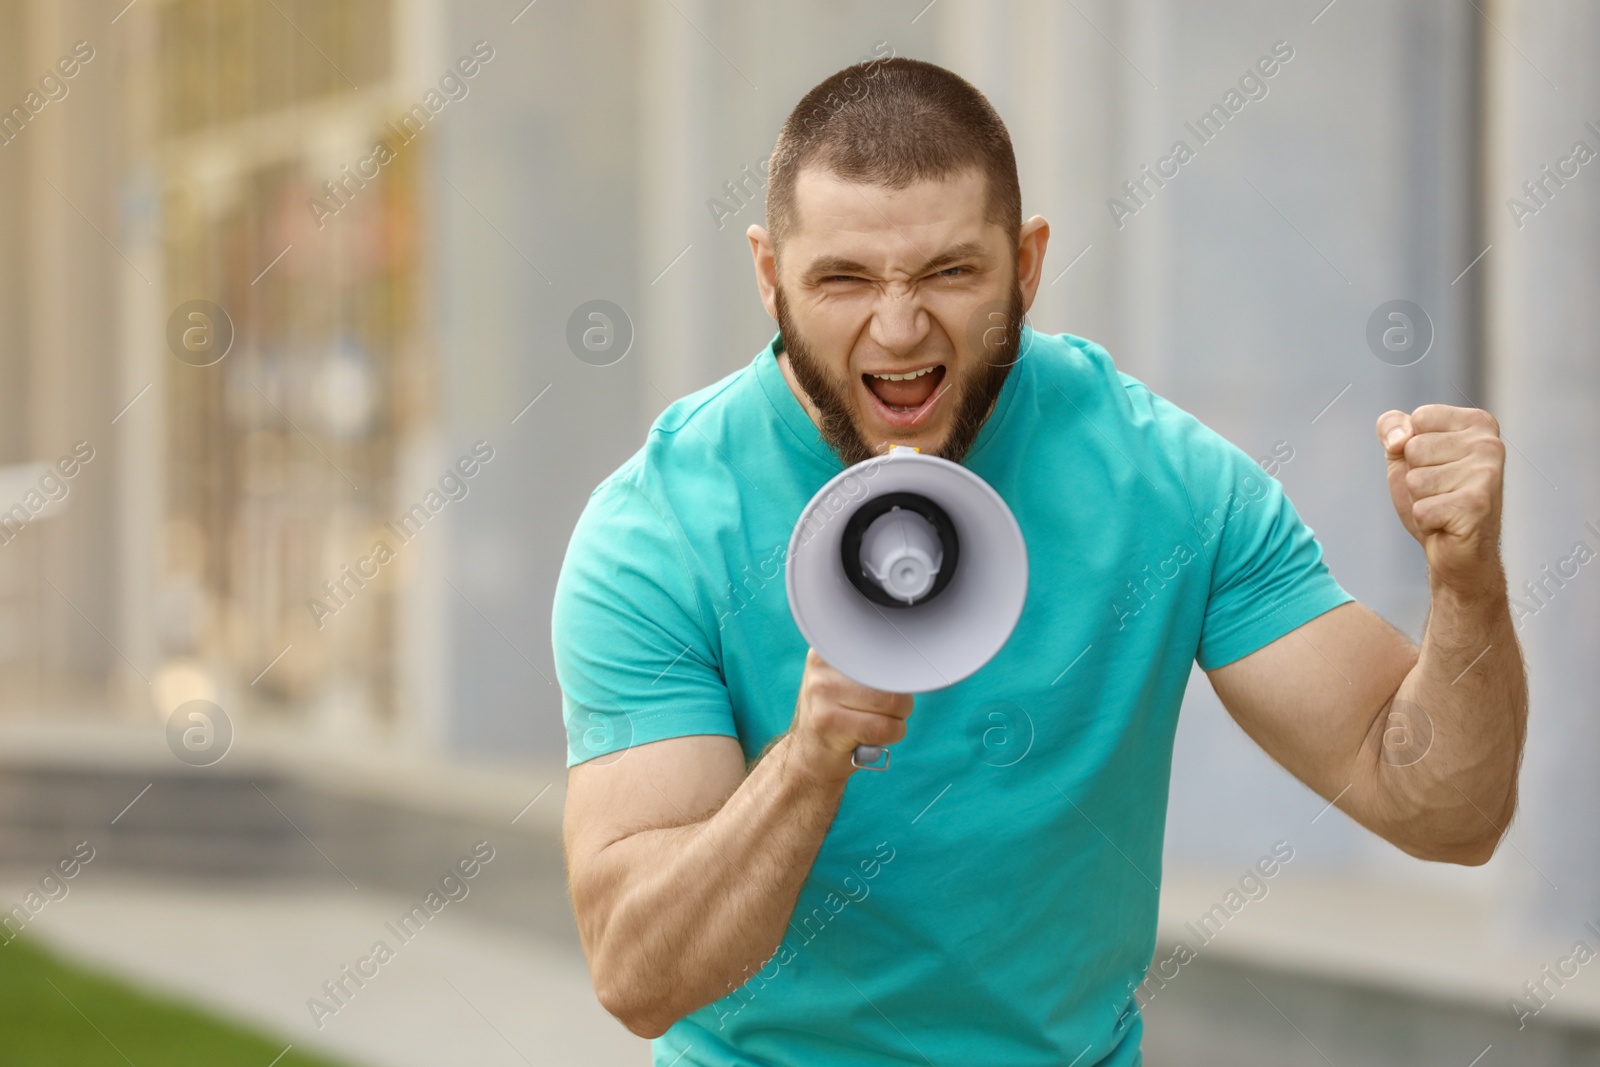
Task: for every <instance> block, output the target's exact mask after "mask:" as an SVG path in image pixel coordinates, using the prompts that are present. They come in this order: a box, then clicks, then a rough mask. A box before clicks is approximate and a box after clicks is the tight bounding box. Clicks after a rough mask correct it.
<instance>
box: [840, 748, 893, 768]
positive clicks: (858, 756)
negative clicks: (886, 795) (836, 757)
mask: <svg viewBox="0 0 1600 1067" xmlns="http://www.w3.org/2000/svg"><path fill="white" fill-rule="evenodd" d="M879 760H882V761H883V762H881V763H880V762H878V761H879ZM850 764H851V766H854V767H860V768H861V769H862V770H864V771H886V770H888V769H889V750H888V749H887V748H885V747H884V746H882V745H857V746H856V750H855V751H854V752H852V753H850Z"/></svg>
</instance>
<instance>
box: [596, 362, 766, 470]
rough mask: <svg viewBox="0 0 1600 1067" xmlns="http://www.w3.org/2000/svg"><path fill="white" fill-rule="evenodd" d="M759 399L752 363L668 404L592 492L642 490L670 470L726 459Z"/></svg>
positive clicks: (759, 390) (757, 411) (755, 410)
mask: <svg viewBox="0 0 1600 1067" xmlns="http://www.w3.org/2000/svg"><path fill="white" fill-rule="evenodd" d="M760 393H761V385H760V383H759V382H758V381H757V377H756V366H755V363H754V362H751V363H747V364H745V365H744V366H743V367H740V368H739V369H738V370H735V371H733V372H732V373H730V374H727V375H725V376H723V377H722V378H719V379H717V380H716V381H714V382H712V383H711V384H710V385H707V386H704V387H703V388H700V389H697V390H695V391H694V392H692V393H689V394H687V395H686V396H682V397H679V398H678V399H677V400H674V401H672V402H671V403H670V404H668V405H667V406H666V408H664V409H663V410H662V412H661V414H659V415H657V416H656V417H655V420H654V421H653V422H651V424H650V429H649V431H648V432H647V433H646V434H645V439H644V443H643V444H642V445H640V446H639V449H638V450H637V451H636V452H634V453H633V455H631V456H629V457H628V459H627V460H626V461H624V462H623V464H622V465H621V466H619V467H618V468H617V469H616V470H614V471H612V472H611V473H610V474H609V475H607V476H606V477H605V478H604V479H603V480H602V481H601V482H600V484H599V485H597V486H596V487H595V490H594V492H595V493H596V494H599V493H601V492H605V491H611V490H614V489H616V488H618V487H621V486H626V487H629V488H633V489H640V490H643V489H647V488H648V487H649V485H650V484H651V483H652V482H654V481H656V480H658V479H659V478H660V476H661V475H662V474H663V473H664V471H665V470H667V469H669V468H671V467H674V466H693V467H703V464H702V461H703V460H704V459H705V457H706V456H707V455H711V456H715V455H717V454H718V453H719V452H721V453H723V454H726V452H727V442H728V441H729V439H730V438H731V437H733V436H734V434H735V433H736V432H737V429H738V425H737V424H738V422H739V420H741V419H748V418H751V417H759V409H758V408H753V405H754V404H755V403H757V402H759V401H760V400H761V396H760Z"/></svg>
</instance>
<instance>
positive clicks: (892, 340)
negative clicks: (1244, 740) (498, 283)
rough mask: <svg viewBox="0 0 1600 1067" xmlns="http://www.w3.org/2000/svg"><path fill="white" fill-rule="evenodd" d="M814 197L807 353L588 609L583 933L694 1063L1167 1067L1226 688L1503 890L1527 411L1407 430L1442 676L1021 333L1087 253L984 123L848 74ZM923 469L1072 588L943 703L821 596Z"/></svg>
mask: <svg viewBox="0 0 1600 1067" xmlns="http://www.w3.org/2000/svg"><path fill="white" fill-rule="evenodd" d="M772 159H773V162H772V164H771V166H770V168H769V169H770V172H771V174H770V183H769V186H768V190H767V228H765V229H764V228H762V227H761V226H752V227H751V228H750V230H749V240H750V247H751V251H752V253H753V256H754V262H755V272H756V281H757V285H758V287H759V289H760V292H761V298H762V301H763V303H764V304H765V305H766V308H767V310H768V312H769V313H770V314H771V315H772V316H773V317H774V318H775V319H776V320H777V323H778V327H779V332H778V336H777V337H776V338H774V340H773V341H772V343H771V344H769V346H768V347H767V348H766V349H764V350H763V351H762V352H761V353H760V354H759V355H758V356H757V357H756V358H755V360H754V362H753V363H751V364H750V365H749V366H747V367H745V368H744V369H743V370H741V371H739V372H737V373H735V374H733V375H731V376H729V377H727V378H725V379H723V380H722V381H720V382H718V383H716V384H715V385H713V386H710V387H709V388H706V389H704V390H702V391H700V392H698V393H696V394H694V395H692V396H689V397H686V398H684V399H683V400H680V401H678V402H677V403H675V404H673V405H671V406H670V407H669V408H668V409H667V410H666V411H665V412H664V413H663V414H662V415H661V417H660V418H659V419H658V420H657V421H656V423H655V425H654V427H653V428H652V429H651V431H650V434H649V437H648V440H647V443H646V444H645V446H644V447H643V449H641V450H640V451H639V452H638V453H637V454H636V455H634V456H633V458H632V459H630V460H629V461H628V462H627V463H625V464H624V465H623V466H622V467H621V468H620V469H619V470H618V471H617V472H616V473H615V474H613V475H612V476H611V477H609V478H608V479H606V481H605V482H604V483H603V484H602V485H601V486H600V487H599V488H598V489H597V490H596V491H595V493H594V494H593V496H592V497H591V499H590V501H589V504H588V506H587V508H586V509H585V511H584V514H583V516H582V518H581V520H580V521H579V523H578V527H577V529H576V531H575V533H574V534H573V539H572V543H571V546H570V547H569V549H568V554H567V558H566V561H565V564H564V566H563V569H562V574H561V579H560V582H559V583H558V587H557V592H556V599H555V611H554V634H555V637H554V641H555V648H556V666H557V670H558V671H559V674H560V679H561V685H562V689H563V692H564V695H565V715H566V721H567V728H568V734H569V740H570V743H571V747H570V752H569V768H570V770H569V781H568V793H567V807H566V815H565V847H566V858H567V864H568V869H569V875H570V888H571V895H572V902H573V907H574V910H575V912H576V915H577V920H578V926H579V930H580V933H581V936H582V941H583V947H584V951H585V953H586V956H587V959H588V962H589V966H590V969H591V972H592V975H593V978H594V983H595V988H596V991H597V993H598V995H599V998H600V1001H601V1003H602V1004H603V1005H604V1006H605V1007H606V1008H607V1009H608V1010H609V1011H610V1012H611V1013H612V1014H613V1015H615V1016H616V1017H617V1018H619V1019H620V1020H621V1021H622V1022H623V1023H624V1024H626V1025H627V1027H628V1028H629V1029H630V1030H632V1031H633V1032H635V1033H638V1034H640V1035H644V1036H648V1037H653V1038H656V1039H657V1040H656V1041H655V1043H654V1054H655V1062H656V1063H657V1064H668V1063H674V1064H680V1065H683V1067H688V1065H690V1064H715V1065H728V1064H868V1063H874V1064H876V1063H886V1062H896V1063H924V1062H928V1063H937V1064H941V1065H946V1064H949V1065H954V1064H977V1063H993V1064H1007V1065H1020V1064H1040V1065H1043V1064H1052V1065H1058V1067H1059V1065H1062V1064H1067V1063H1072V1064H1075V1065H1076V1067H1090V1065H1094V1064H1102V1065H1112V1064H1115V1065H1128V1064H1137V1063H1139V1062H1140V1053H1139V1039H1140V1034H1141V1021H1140V1019H1139V1014H1138V1010H1137V1002H1136V1000H1135V997H1134V990H1135V988H1136V987H1137V985H1138V984H1139V983H1140V982H1141V981H1142V980H1143V977H1144V974H1145V970H1146V968H1147V967H1148V966H1149V964H1150V961H1151V956H1152V952H1153V950H1154V947H1155V921H1156V911H1157V898H1158V890H1157V884H1158V881H1159V878H1160V861H1161V844H1162V832H1163V826H1164V820H1165V815H1166V800H1167V786H1168V780H1169V777H1170V761H1171V752H1172V742H1173V735H1174V730H1175V727H1176V722H1177V714H1178V708H1179V704H1180V702H1181V699H1182V696H1183V692H1184V686H1185V682H1186V680H1187V679H1188V676H1189V672H1190V665H1191V664H1192V663H1193V662H1195V661H1196V660H1198V662H1199V664H1200V666H1201V667H1202V668H1203V669H1204V670H1205V671H1206V672H1207V673H1208V676H1209V678H1210V680H1211V683H1212V685H1213V686H1214V687H1215V689H1216V691H1217V693H1218V695H1219V696H1220V698H1221V700H1222V702H1223V704H1224V705H1225V706H1226V707H1227V709H1228V711H1229V712H1230V713H1231V714H1232V715H1233V717H1234V718H1235V719H1236V720H1237V721H1238V722H1239V723H1240V725H1241V726H1242V727H1243V728H1244V730H1245V731H1246V732H1247V733H1248V734H1249V735H1250V736H1251V737H1252V738H1253V739H1254V740H1255V741H1256V742H1257V743H1258V744H1260V745H1261V747H1262V748H1263V749H1265V750H1266V751H1267V752H1268V753H1269V754H1270V755H1272V757H1273V758H1275V759H1276V760H1277V761H1278V762H1280V763H1281V764H1283V765H1284V766H1285V767H1286V768H1288V769H1289V770H1290V771H1291V772H1293V773H1294V774H1295V775H1296V776H1297V777H1299V778H1300V780H1301V781H1303V782H1305V783H1306V785H1308V786H1309V787H1310V788H1311V789H1313V790H1315V791H1316V792H1317V793H1319V794H1321V795H1322V796H1323V797H1325V798H1327V799H1329V800H1330V801H1332V802H1333V803H1335V804H1337V805H1338V806H1339V807H1340V808H1341V809H1342V810H1343V811H1344V812H1346V813H1347V814H1349V815H1350V816H1351V817H1352V818H1354V819H1355V820H1356V821H1358V822H1360V823H1361V824H1362V825H1364V826H1366V827H1367V828H1369V829H1370V830H1372V831H1373V832H1375V833H1377V834H1379V835H1381V836H1382V837H1384V838H1385V839H1387V840H1389V841H1391V842H1393V843H1394V844H1395V845H1396V846H1398V847H1399V848H1401V849H1403V850H1405V851H1406V852H1408V853H1410V854H1412V855H1414V856H1418V857H1422V858H1425V859H1431V860H1439V861H1444V862H1451V863H1463V864H1481V863H1483V862H1485V861H1486V860H1487V859H1488V858H1489V856H1490V855H1491V854H1492V853H1493V851H1494V849H1495V847H1496V845H1497V844H1498V842H1499V840H1500V837H1501V835H1502V833H1503V832H1504V829H1505V827H1506V825H1507V823H1508V822H1509V820H1510V818H1511V815H1512V812H1513V810H1514V808H1515V802H1516V771H1517V767H1518V763H1519V760H1520V754H1521V751H1522V740H1523V732H1524V722H1525V717H1526V703H1527V697H1526V686H1525V680H1524V674H1523V666H1522V661H1521V658H1520V654H1519V651H1518V646H1517V641H1516V637H1515V635H1514V633H1513V630H1512V626H1511V618H1510V615H1509V612H1508V610H1507V595H1506V588H1505V578H1504V573H1503V570H1502V568H1501V564H1500V559H1499V548H1498V540H1499V525H1500V504H1501V474H1502V469H1503V458H1504V453H1503V448H1502V445H1501V442H1500V439H1499V437H1498V433H1497V428H1496V425H1495V422H1494V420H1493V419H1492V418H1491V417H1490V416H1489V415H1488V414H1487V413H1485V412H1482V411H1477V410H1467V409H1460V408H1451V407H1444V406H1440V405H1428V406H1425V407H1421V408H1418V409H1417V410H1415V411H1413V412H1411V413H1410V414H1406V413H1404V412H1401V411H1389V412H1386V413H1385V414H1384V415H1383V416H1381V417H1380V418H1379V419H1378V422H1377V431H1378V436H1379V440H1380V448H1381V449H1382V451H1383V454H1384V456H1385V457H1386V461H1387V464H1388V482H1389V489H1390V493H1391V496H1392V498H1393V501H1394V505H1395V508H1396V510H1397V512H1398V514H1399V517H1400V521H1401V522H1402V523H1403V524H1404V526H1405V528H1406V529H1407V530H1409V531H1410V532H1411V533H1412V535H1413V536H1415V537H1416V538H1417V540H1418V541H1420V542H1421V544H1422V546H1423V548H1424V550H1425V552H1426V555H1427V560H1428V567H1429V577H1430V582H1431V589H1432V597H1433V600H1432V611H1431V614H1430V616H1429V620H1428V624H1427V628H1426V632H1425V634H1424V637H1423V642H1422V646H1421V648H1420V649H1418V648H1416V647H1414V646H1413V645H1412V644H1411V643H1410V642H1409V641H1408V640H1407V639H1406V638H1405V637H1404V636H1402V635H1401V634H1399V633H1397V632H1396V631H1395V630H1394V629H1392V628H1391V627H1389V626H1388V625H1387V624H1385V623H1384V622H1383V621H1381V620H1380V619H1378V618H1377V617H1376V616H1375V615H1374V614H1373V613H1372V612H1370V611H1368V610H1367V609H1366V608H1364V607H1362V606H1361V605H1360V604H1358V603H1355V602H1353V599H1352V598H1351V597H1350V595H1349V594H1348V593H1346V592H1345V591H1344V590H1343V589H1342V588H1341V587H1340V586H1339V585H1338V584H1337V583H1336V582H1335V581H1334V580H1333V578H1332V577H1331V576H1330V575H1329V573H1328V571H1327V568H1326V567H1325V566H1324V564H1323V561H1322V552H1321V548H1320V547H1319V545H1318V544H1317V542H1316V541H1315V539H1314V538H1313V537H1312V533H1311V531H1310V530H1309V529H1308V528H1307V527H1306V526H1305V525H1304V524H1303V523H1302V522H1301V520H1300V518H1299V516H1298V515H1297V514H1296V512H1295V510H1294V508H1293V507H1292V506H1291V505H1290V503H1289V501H1288V500H1287V499H1286V498H1285V496H1284V494H1283V491H1282V488H1281V486H1280V485H1279V484H1278V483H1277V482H1276V481H1274V480H1272V479H1270V478H1267V477H1265V476H1263V474H1262V472H1261V470H1260V469H1259V468H1258V467H1257V466H1256V464H1255V463H1254V462H1252V461H1251V460H1250V459H1249V458H1248V457H1247V456H1246V455H1245V454H1244V453H1243V452H1241V451H1240V450H1239V449H1237V448H1235V447H1234V446H1233V445H1231V444H1229V443H1228V442H1226V441H1224V440H1223V439H1222V438H1221V437H1219V436H1218V435H1217V434H1215V433H1213V432H1212V431H1210V430H1209V429H1207V428H1206V427H1205V426H1203V425H1202V424H1201V423H1200V422H1198V421H1197V420H1196V419H1194V418H1193V417H1191V416H1189V415H1188V414H1186V413H1185V412H1183V411H1181V410H1179V409H1178V408H1176V407H1175V406H1173V405H1172V404H1170V403H1168V402H1167V401H1165V400H1163V399H1162V398H1160V397H1158V396H1156V395H1154V394H1153V393H1151V392H1150V391H1149V390H1148V389H1147V388H1145V387H1144V386H1143V385H1142V384H1140V383H1139V382H1138V381H1136V380H1134V379H1133V378H1130V377H1128V376H1126V375H1124V374H1121V373H1119V372H1118V371H1117V369H1116V368H1115V366H1114V365H1113V364H1112V362H1111V359H1110V357H1109V356H1108V355H1107V354H1106V352H1105V351H1104V350H1103V349H1101V348H1100V347H1099V346H1097V345H1095V344H1093V343H1092V342H1089V341H1086V340H1084V339H1082V338H1078V337H1073V336H1070V335H1061V336H1054V337H1052V336H1045V335H1043V334H1038V333H1035V332H1033V331H1032V330H1031V329H1029V328H1027V327H1025V326H1020V325H1018V324H1020V323H1021V321H1022V314H1023V312H1024V311H1025V310H1026V308H1027V307H1028V306H1029V305H1030V304H1031V303H1032V301H1033V298H1034V294H1035V293H1036V292H1037V290H1038V286H1039V279H1040V273H1041V270H1042V267H1043V261H1044V256H1045V246H1046V242H1047V240H1048V238H1049V227H1048V225H1047V224H1046V223H1045V221H1044V220H1043V219H1042V218H1038V217H1033V218H1030V219H1028V220H1027V221H1023V220H1022V218H1021V197H1020V193H1019V190H1018V183H1017V172H1016V164H1015V162H1014V157H1013V154H1012V149H1011V143H1010V139H1009V136H1008V134H1007V133H1006V130H1005V127H1004V125H1003V124H1002V123H1001V121H1000V118H999V116H998V115H997V114H996V113H995V112H994V110H993V108H992V107H991V106H990V105H989V103H988V102H987V101H986V100H985V99H984V98H983V96H982V95H981V94H980V93H978V92H977V90H975V89H974V88H973V87H972V86H970V85H969V84H967V83H966V82H965V81H963V80H961V79H960V78H958V77H956V76H955V75H953V74H951V73H949V72H947V71H944V70H942V69H940V68H938V67H935V66H932V65H930V64H926V63H920V62H915V61H911V60H904V59H891V60H888V61H876V62H874V64H871V65H869V66H858V67H853V68H850V69H847V70H845V71H841V72H840V73H839V74H836V75H834V76H833V77H831V78H829V79H827V80H826V81H824V82H823V83H822V84H821V85H819V86H817V87H816V88H815V89H813V90H812V91H811V92H810V93H809V94H807V96H806V97H805V99H803V100H802V101H801V102H800V104H799V106H798V107H796V109H795V111H794V113H793V114H792V115H791V116H790V117H789V119H788V121H787V122H786V123H785V125H784V127H783V130H782V132H781V134H780V136H779V139H778V145H777V150H776V151H775V153H774V155H773V157H772ZM890 445H906V446H914V447H916V448H920V449H921V450H922V451H924V452H926V453H931V454H936V455H941V456H944V457H946V458H949V459H953V460H957V461H959V462H962V463H964V464H966V465H967V466H968V467H969V468H970V469H972V470H973V471H974V472H976V473H977V474H979V475H980V476H982V477H983V478H984V479H985V480H987V481H988V482H989V484H991V485H992V486H994V488H995V489H996V490H997V491H998V492H999V493H1000V495H1001V496H1002V497H1003V498H1004V499H1005V500H1006V502H1007V503H1008V504H1009V505H1010V507H1011V508H1012V510H1013V512H1014V513H1015V514H1016V517H1017V520H1018V522H1019V523H1020V525H1021V527H1022V531H1023V534H1024V536H1025V538H1026V541H1027V545H1028V555H1029V562H1030V571H1031V574H1030V588H1029V592H1028V598H1027V602H1026V605H1025V608H1024V610H1023V614H1022V618H1021V621H1020V622H1019V623H1018V625H1017V628H1016V630H1015V632H1014V633H1013V635H1012V637H1011V639H1010V640H1009V642H1008V643H1007V644H1006V646H1005V647H1004V648H1003V649H1002V650H1001V652H1000V653H999V654H998V655H997V656H996V657H995V659H993V660H992V661H991V662H990V663H989V664H988V665H987V666H985V667H984V668H983V669H982V670H980V671H978V672H977V673H976V674H975V675H973V676H972V677H971V678H969V679H967V680H965V681H963V682H961V683H959V684H957V685H954V686H951V687H949V688H947V689H944V690H941V691H938V692H933V693H926V694H922V695H919V696H917V697H916V699H915V701H913V699H912V698H911V697H910V696H907V695H903V694H892V693H881V692H874V691H872V690H869V689H866V688H864V687H862V686H860V685H857V684H855V683H853V682H851V681H849V680H847V679H846V678H844V677H843V676H841V675H840V674H838V673H837V672H836V671H834V670H833V669H831V668H830V667H829V666H828V664H826V663H824V662H823V661H822V660H821V659H819V658H818V657H817V655H816V654H815V653H813V652H810V651H809V650H808V649H807V648H806V647H805V643H804V641H803V640H802V639H801V637H800V634H799V632H798V630H797V629H796V627H795V626H794V624H793V622H792V621H791V618H790V615H789V612H788V606H787V598H786V597H785V594H784V588H783V566H784V552H785V546H787V544H788V541H789V535H790V530H791V528H792V526H793V524H794V522H795V520H796V518H797V517H798V515H799V513H800V510H801V508H802V507H803V506H804V505H805V503H806V502H807V501H808V500H809V499H810V497H811V495H812V494H813V493H814V492H815V491H816V490H817V488H818V487H820V486H821V485H822V484H823V483H824V482H825V481H826V480H828V478H830V477H831V476H833V475H834V474H836V473H838V471H839V470H840V469H841V468H842V466H843V465H844V464H848V463H854V462H857V461H860V460H863V459H866V458H869V457H871V456H873V455H877V454H880V453H882V452H883V451H885V450H886V449H887V448H888V447H889V446H890ZM913 710H915V712H916V714H915V715H914V716H913V714H912V712H913ZM1397 724H1399V725H1400V726H1404V727H1405V728H1392V727H1396V725H1397ZM996 730H998V731H1000V733H999V734H998V735H996V734H995V733H994V731H996ZM1008 731H1014V732H1013V733H1010V734H1008ZM1024 735H1026V736H1024ZM1013 738H1014V743H1013V744H1012V747H1011V748H1009V749H1005V751H1006V753H1007V754H1006V755H1005V756H1004V758H995V756H994V753H995V752H996V751H997V750H998V749H997V746H1002V747H1003V746H1004V745H1005V744H1007V743H1011V739H1013ZM858 744H867V745H896V746H897V747H896V749H895V753H896V758H895V760H894V766H893V769H892V770H890V771H889V772H887V773H883V774H857V773H855V770H856V768H855V767H854V766H853V764H852V760H851V753H852V750H853V749H854V748H855V747H856V746H857V745H858Z"/></svg>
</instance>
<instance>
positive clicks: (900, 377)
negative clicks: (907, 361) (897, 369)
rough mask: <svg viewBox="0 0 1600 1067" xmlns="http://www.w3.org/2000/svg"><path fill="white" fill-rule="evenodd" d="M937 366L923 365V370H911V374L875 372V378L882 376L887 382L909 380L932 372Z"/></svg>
mask: <svg viewBox="0 0 1600 1067" xmlns="http://www.w3.org/2000/svg"><path fill="white" fill-rule="evenodd" d="M935 369H936V368H934V367H923V368H922V369H921V370H914V371H911V372H910V373H909V374H874V375H872V377H874V378H882V379H883V380H884V381H886V382H909V381H910V380H911V379H913V378H920V377H922V376H923V375H924V374H932V373H933V372H934V370H935Z"/></svg>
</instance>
